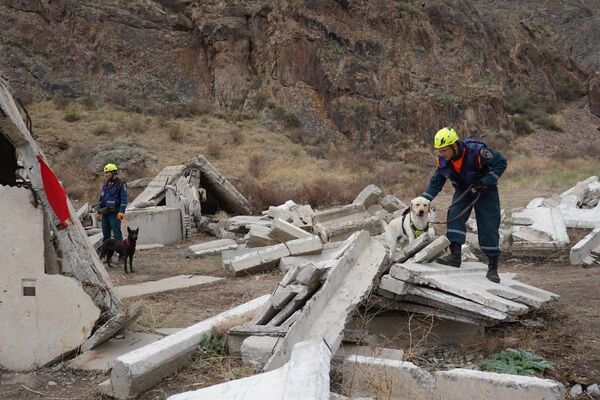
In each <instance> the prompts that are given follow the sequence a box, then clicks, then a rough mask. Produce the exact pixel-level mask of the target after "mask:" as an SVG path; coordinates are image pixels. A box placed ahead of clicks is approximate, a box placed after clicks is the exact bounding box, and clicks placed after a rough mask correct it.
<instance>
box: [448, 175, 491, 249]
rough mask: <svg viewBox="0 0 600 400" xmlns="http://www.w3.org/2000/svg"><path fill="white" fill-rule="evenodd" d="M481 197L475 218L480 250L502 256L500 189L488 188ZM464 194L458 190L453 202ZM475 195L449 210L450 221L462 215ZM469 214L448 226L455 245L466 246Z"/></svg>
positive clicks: (476, 204) (468, 196) (451, 239)
mask: <svg viewBox="0 0 600 400" xmlns="http://www.w3.org/2000/svg"><path fill="white" fill-rule="evenodd" d="M480 193H481V197H480V198H479V200H478V201H477V203H475V206H474V208H475V218H476V219H477V235H478V237H479V248H480V249H481V251H483V253H484V254H485V255H487V256H499V255H500V246H499V242H500V234H499V233H498V229H499V228H500V198H499V197H498V187H497V186H495V185H494V186H488V187H486V188H485V189H484V190H482V191H481V192H480ZM461 194H462V191H461V190H456V191H455V192H454V195H453V196H452V202H453V203H454V201H455V200H456V199H457V198H458V197H459V196H460V195H461ZM475 196H476V195H474V194H471V193H469V194H467V195H466V196H465V197H463V198H462V199H460V200H459V201H458V202H457V203H456V204H454V205H453V206H452V207H450V209H449V210H448V220H450V219H451V218H453V217H454V216H455V215H458V214H460V212H461V211H462V210H464V208H465V207H467V206H468V205H469V204H470V203H471V202H472V201H473V200H474V199H475ZM469 215H470V212H469V213H465V214H464V215H463V216H461V217H460V218H458V219H457V220H456V221H453V222H450V223H449V224H448V233H447V235H446V236H447V237H448V240H450V241H451V242H454V243H459V244H464V243H465V239H466V229H465V224H466V222H467V220H468V219H469Z"/></svg>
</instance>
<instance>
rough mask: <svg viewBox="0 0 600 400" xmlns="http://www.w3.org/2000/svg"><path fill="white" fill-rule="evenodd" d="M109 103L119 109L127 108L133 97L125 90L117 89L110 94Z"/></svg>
mask: <svg viewBox="0 0 600 400" xmlns="http://www.w3.org/2000/svg"><path fill="white" fill-rule="evenodd" d="M108 101H109V102H110V103H111V104H114V105H117V106H119V107H122V108H127V107H128V106H129V103H130V102H131V97H130V96H129V94H127V93H126V92H125V91H124V90H121V89H116V90H113V91H111V92H110V93H109V94H108Z"/></svg>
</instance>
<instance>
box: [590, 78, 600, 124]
mask: <svg viewBox="0 0 600 400" xmlns="http://www.w3.org/2000/svg"><path fill="white" fill-rule="evenodd" d="M588 97H589V99H590V111H591V112H592V114H594V115H596V116H598V117H600V72H596V73H595V74H594V76H593V77H592V78H591V79H590V84H589V89H588Z"/></svg>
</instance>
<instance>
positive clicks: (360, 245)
mask: <svg viewBox="0 0 600 400" xmlns="http://www.w3.org/2000/svg"><path fill="white" fill-rule="evenodd" d="M343 248H344V250H345V251H344V253H343V256H341V258H340V259H339V260H337V261H336V265H335V266H334V267H332V269H331V270H330V272H329V275H328V277H327V280H326V281H325V283H324V284H323V286H322V287H321V289H320V290H319V291H318V292H317V294H316V295H315V296H313V297H312V298H311V300H310V302H309V303H307V304H306V306H305V309H304V312H303V313H302V314H301V315H300V317H299V318H298V319H297V320H296V322H295V323H294V325H292V326H291V328H290V330H289V332H288V334H287V335H286V337H285V339H284V340H283V341H282V342H281V345H280V346H278V349H277V350H276V352H275V353H274V354H273V356H272V357H271V358H270V359H269V361H268V362H267V364H266V366H265V369H266V370H272V369H274V368H277V367H279V366H281V365H283V364H284V363H285V362H286V360H287V359H288V358H289V356H290V353H291V350H292V348H293V346H294V344H296V343H300V342H303V341H305V340H311V339H315V340H324V341H325V342H326V343H327V344H328V347H329V348H330V349H331V350H332V351H333V352H335V351H337V349H338V347H339V345H340V343H341V341H342V332H343V330H344V326H345V323H346V321H347V320H348V319H350V318H351V317H352V311H351V310H353V309H354V308H355V307H356V306H357V305H358V304H359V303H360V302H361V301H363V300H364V298H365V297H366V296H367V295H368V293H369V292H370V290H371V289H372V287H373V283H374V280H375V279H376V278H377V277H378V276H379V274H380V273H381V272H382V269H383V268H384V264H385V260H386V250H385V248H384V247H383V245H381V244H380V243H379V242H377V241H376V240H374V239H371V238H370V236H369V234H368V232H364V231H363V232H360V233H355V234H353V235H352V236H351V237H350V238H349V239H348V240H347V242H346V243H345V244H344V246H343Z"/></svg>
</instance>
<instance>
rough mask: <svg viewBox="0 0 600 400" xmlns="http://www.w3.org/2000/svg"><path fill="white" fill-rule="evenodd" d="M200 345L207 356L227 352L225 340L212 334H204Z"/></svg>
mask: <svg viewBox="0 0 600 400" xmlns="http://www.w3.org/2000/svg"><path fill="white" fill-rule="evenodd" d="M200 347H201V348H202V350H203V351H204V352H205V353H206V354H207V355H208V356H209V357H215V356H219V355H222V354H226V353H227V341H226V340H225V339H223V338H220V337H218V336H216V335H213V334H208V335H205V336H204V337H203V338H202V342H200Z"/></svg>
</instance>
